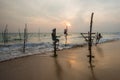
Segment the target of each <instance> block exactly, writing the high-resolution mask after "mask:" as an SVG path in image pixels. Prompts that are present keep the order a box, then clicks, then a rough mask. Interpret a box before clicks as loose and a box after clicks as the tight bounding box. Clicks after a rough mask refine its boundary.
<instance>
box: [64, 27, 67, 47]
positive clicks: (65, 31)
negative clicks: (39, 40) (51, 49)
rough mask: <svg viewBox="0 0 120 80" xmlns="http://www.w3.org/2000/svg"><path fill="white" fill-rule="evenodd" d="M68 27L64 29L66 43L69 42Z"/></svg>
mask: <svg viewBox="0 0 120 80" xmlns="http://www.w3.org/2000/svg"><path fill="white" fill-rule="evenodd" d="M67 31H68V30H67V28H66V29H64V35H65V45H66V44H67V35H68V33H67Z"/></svg>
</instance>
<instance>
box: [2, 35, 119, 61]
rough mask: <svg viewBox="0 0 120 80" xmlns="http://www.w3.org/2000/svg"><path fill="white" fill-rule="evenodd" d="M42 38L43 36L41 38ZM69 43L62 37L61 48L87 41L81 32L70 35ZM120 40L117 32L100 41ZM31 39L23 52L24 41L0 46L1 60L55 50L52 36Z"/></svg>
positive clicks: (84, 43) (83, 43) (79, 44)
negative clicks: (39, 39) (37, 39)
mask: <svg viewBox="0 0 120 80" xmlns="http://www.w3.org/2000/svg"><path fill="white" fill-rule="evenodd" d="M47 35H48V34H47ZM41 39H42V38H41ZM68 40H69V41H68V44H67V45H66V46H65V45H64V36H62V37H61V38H60V44H59V50H62V49H68V48H72V47H78V46H84V45H87V43H86V42H85V41H84V39H83V38H82V37H81V36H80V34H74V35H71V36H69V37H68ZM114 40H120V33H117V34H103V38H102V39H101V40H100V43H104V42H108V41H114ZM30 41H32V40H29V41H28V42H27V44H26V52H25V53H23V42H16V43H12V44H9V46H7V47H3V46H1V47H0V61H5V60H10V59H14V58H18V57H23V56H28V55H34V54H42V53H47V52H50V51H53V45H52V40H51V38H50V36H45V38H43V40H41V41H37V42H36V41H33V42H30Z"/></svg>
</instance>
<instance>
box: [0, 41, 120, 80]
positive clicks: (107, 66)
mask: <svg viewBox="0 0 120 80" xmlns="http://www.w3.org/2000/svg"><path fill="white" fill-rule="evenodd" d="M92 53H93V54H94V56H95V58H94V59H93V62H92V63H91V64H90V63H89V62H88V61H89V59H88V57H87V55H88V54H89V51H88V48H87V47H83V48H72V49H67V50H63V51H58V52H57V54H58V57H56V58H54V57H51V56H49V55H47V54H51V53H47V54H45V55H33V56H28V57H23V58H18V59H14V60H10V61H5V62H1V63H0V80H120V76H119V75H120V41H113V42H109V43H104V44H99V45H98V46H93V49H92Z"/></svg>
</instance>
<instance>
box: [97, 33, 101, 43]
mask: <svg viewBox="0 0 120 80" xmlns="http://www.w3.org/2000/svg"><path fill="white" fill-rule="evenodd" d="M101 38H102V35H101V33H98V32H97V34H96V45H97V44H98V43H99V41H100V39H101Z"/></svg>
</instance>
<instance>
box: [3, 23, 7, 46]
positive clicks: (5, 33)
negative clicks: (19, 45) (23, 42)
mask: <svg viewBox="0 0 120 80" xmlns="http://www.w3.org/2000/svg"><path fill="white" fill-rule="evenodd" d="M2 38H3V43H4V45H6V43H8V25H7V24H6V27H5V29H4V31H3V32H2Z"/></svg>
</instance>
